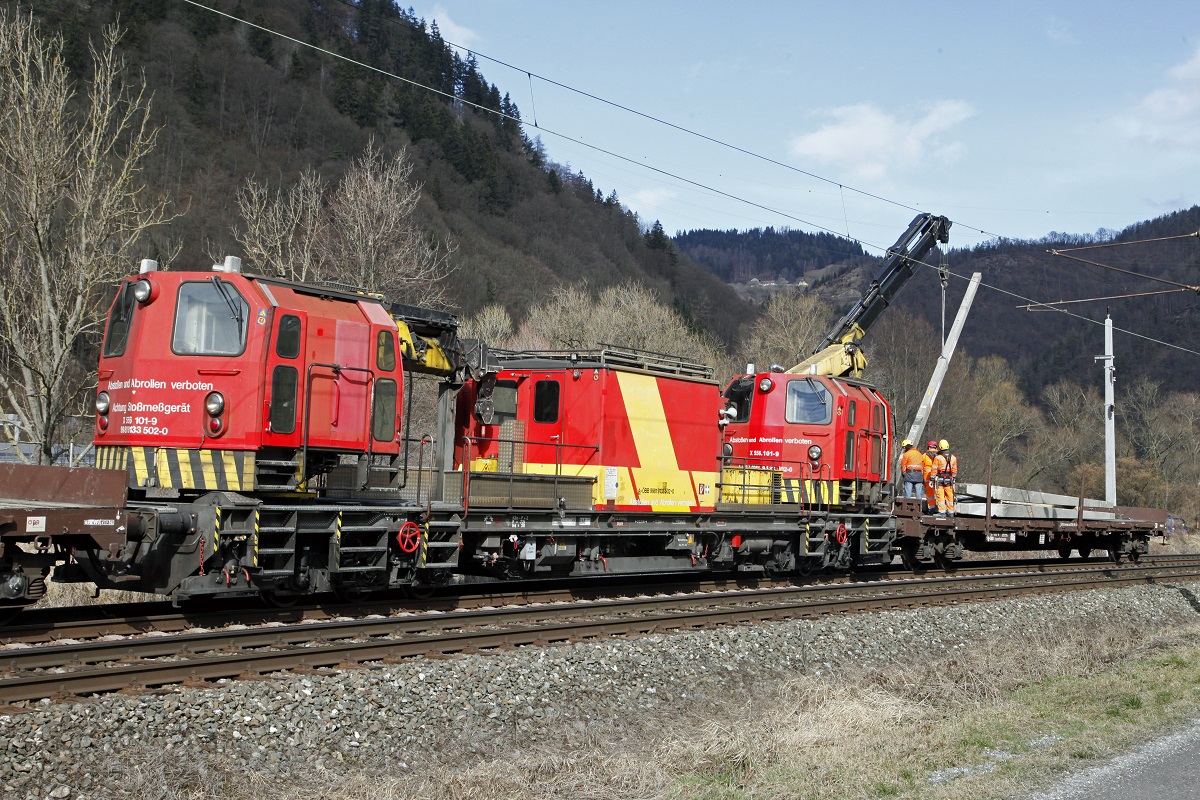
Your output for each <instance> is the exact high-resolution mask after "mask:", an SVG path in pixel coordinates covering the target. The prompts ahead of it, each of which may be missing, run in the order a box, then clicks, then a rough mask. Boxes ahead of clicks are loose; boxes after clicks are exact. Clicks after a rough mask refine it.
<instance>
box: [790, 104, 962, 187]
mask: <svg viewBox="0 0 1200 800" xmlns="http://www.w3.org/2000/svg"><path fill="white" fill-rule="evenodd" d="M824 113H825V114H826V116H827V117H828V118H829V120H828V121H827V122H826V123H825V124H824V125H822V126H821V127H820V128H819V129H817V130H815V131H813V132H812V133H805V134H801V135H800V136H797V137H795V138H794V139H792V141H791V143H790V149H791V152H792V153H793V154H794V155H796V156H799V157H801V158H809V159H815V160H817V161H820V162H822V163H824V164H831V165H835V166H839V167H842V168H844V169H848V170H849V173H850V175H851V176H852V177H854V178H855V179H858V180H879V179H882V178H885V177H887V176H888V174H889V173H892V172H896V171H908V170H911V169H915V168H917V167H920V166H922V165H923V164H926V163H927V162H930V161H933V162H937V163H941V164H945V163H949V162H951V161H953V160H954V159H956V158H958V157H959V156H960V155H961V154H962V152H963V151H964V146H963V144H962V143H961V142H956V141H943V138H942V134H943V133H945V132H946V131H949V130H950V129H951V128H954V127H955V126H957V125H960V124H961V123H963V122H965V121H966V120H968V119H970V118H971V117H972V116H974V114H975V109H973V108H972V107H971V106H970V105H969V104H967V103H965V102H963V101H961V100H943V101H941V102H939V103H937V104H936V105H935V106H934V107H933V108H931V109H930V110H929V111H928V113H926V114H924V115H923V116H920V117H918V118H915V119H901V118H900V117H898V116H896V115H893V114H888V113H887V112H885V111H883V110H882V109H880V108H878V107H877V106H874V105H871V104H869V103H860V104H858V105H853V106H841V107H839V108H834V109H830V110H828V111H827V112H824Z"/></svg>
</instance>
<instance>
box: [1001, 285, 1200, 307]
mask: <svg viewBox="0 0 1200 800" xmlns="http://www.w3.org/2000/svg"><path fill="white" fill-rule="evenodd" d="M1187 291H1191V289H1190V288H1186V289H1161V290H1159V291H1157V292H1134V293H1132V294H1113V295H1109V296H1107V297H1084V298H1080V299H1078V300H1050V301H1047V302H1045V303H1029V304H1027V305H1023V306H1017V308H1023V309H1025V310H1026V311H1053V310H1054V308H1053V307H1054V306H1069V305H1076V304H1078V303H1098V302H1100V301H1102V300H1129V299H1131V298H1134V297H1151V296H1153V295H1159V294H1179V293H1180V292H1187Z"/></svg>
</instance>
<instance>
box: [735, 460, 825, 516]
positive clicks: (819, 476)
mask: <svg viewBox="0 0 1200 800" xmlns="http://www.w3.org/2000/svg"><path fill="white" fill-rule="evenodd" d="M717 461H718V464H719V470H720V474H721V480H720V481H718V483H717V486H718V492H717V502H718V503H720V502H723V501H724V497H723V495H724V493H725V485H726V484H725V479H724V476H725V470H726V469H741V470H743V471H744V472H751V471H757V472H777V473H782V472H783V470H782V469H781V467H782V466H786V465H788V464H794V465H798V467H799V469H798V477H797V478H794V480H800V481H806V480H811V481H814V482H819V481H822V480H829V481H832V480H833V467H832V465H830V464H827V463H826V464H821V465H820V466H819V467H818V468H817V470H816V472H815V473H814V471H813V468H812V462H810V461H803V460H793V459H771V460H770V461H769V462H766V463H764V461H763V459H762V457H761V456H718V457H717ZM751 462H754V463H751ZM826 474H828V478H824V477H823V476H825V475H826ZM785 480H786V478H785ZM731 485H732V486H736V487H737V488H740V489H741V491H742V495H743V496H745V495H746V494H748V493H749V490H751V489H759V490H761V489H762V488H763V487H761V486H752V485H751V484H749V483H748V482H747V481H746V479H745V478H743V479H742V482H741V483H740V484H731ZM814 489H815V487H814ZM820 496H821V497H822V498H824V491H821V492H820ZM800 497H801V500H800V501H799V503H798V505H799V506H800V508H801V512H802V513H804V514H808V513H810V509H808V508H806V504H805V499H807V500H808V505H809V506H816V507H820V506H822V505H824V506H825V507H826V508H828V507H829V506H831V505H833V504H834V500H835V498H833V497H829V498H824V502H823V503H822V502H816V503H814V502H812V498H811V497H807V493H805V492H803V491H801V492H800Z"/></svg>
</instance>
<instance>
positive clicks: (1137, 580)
mask: <svg viewBox="0 0 1200 800" xmlns="http://www.w3.org/2000/svg"><path fill="white" fill-rule="evenodd" d="M1197 578H1200V568H1196V567H1191V568H1188V567H1181V566H1174V567H1153V566H1138V567H1113V566H1108V565H1106V566H1105V567H1103V568H1101V569H1081V570H1073V571H1069V572H1067V573H1065V574H1059V575H1057V576H1055V575H1050V574H1043V573H1030V574H1026V575H1020V576H1013V575H1004V576H954V577H945V578H938V579H934V580H924V581H909V582H896V583H889V584H886V585H877V586H873V587H871V588H879V589H883V590H888V591H883V592H879V593H877V594H876V596H873V597H864V596H863V594H864V593H863V592H861V591H859V592H849V593H848V592H847V591H846V589H845V587H798V588H793V589H770V590H765V591H763V592H743V593H721V594H719V595H716V596H713V597H709V598H707V601H708V602H709V603H710V605H711V604H712V603H713V602H717V603H718V605H720V604H721V603H723V604H724V606H725V607H710V608H704V609H700V610H686V609H684V610H679V609H676V610H673V611H667V612H664V613H653V614H649V615H646V614H641V615H635V614H634V612H635V611H644V610H647V609H650V610H661V609H663V608H670V607H678V606H681V605H682V606H696V605H700V604H702V603H703V602H704V601H705V598H697V597H691V598H684V599H680V598H648V599H647V598H643V599H636V600H623V601H606V602H602V603H594V604H587V605H582V606H581V605H575V606H564V607H556V608H547V607H536V608H526V607H522V608H518V609H495V610H492V611H490V612H482V611H477V612H465V614H464V615H455V619H452V620H450V619H445V618H442V619H440V620H436V621H435V620H432V619H427V620H417V619H415V618H409V619H401V620H387V619H384V620H354V621H346V622H341V623H330V624H331V625H333V626H335V627H334V628H332V629H327V630H324V631H320V632H318V633H321V634H324V635H313V633H314V632H309V633H308V636H307V638H305V637H303V636H302V637H300V639H298V640H297V641H306V642H309V643H311V642H314V641H321V642H325V641H327V639H328V638H333V637H337V638H342V637H344V636H351V637H355V640H354V641H349V642H336V643H332V644H330V643H321V644H311V645H309V646H297V645H296V644H295V643H294V642H293V643H292V645H293V646H287V644H286V643H284V644H282V645H281V644H280V641H268V640H266V639H265V638H263V637H264V635H269V634H270V633H273V634H281V633H282V631H281V630H280V629H273V630H271V631H270V632H269V633H268V632H260V631H255V630H250V631H231V632H226V633H225V634H224V636H225V640H226V643H227V644H230V643H232V642H234V641H236V642H237V643H238V644H244V643H245V642H244V641H243V638H242V637H247V638H248V640H253V641H257V642H259V643H260V646H268V647H280V646H283V647H285V649H275V650H265V651H264V650H240V651H238V652H234V653H225V654H214V655H207V656H198V657H187V658H185V659H184V660H175V661H136V662H133V663H129V664H121V665H119V666H111V667H96V668H90V669H78V670H75V671H69V672H57V671H53V672H52V671H43V672H38V673H35V674H26V675H20V676H15V677H10V678H5V679H0V703H14V702H19V701H26V700H36V699H40V698H44V697H50V696H54V695H58V696H68V695H78V694H88V693H93V692H109V691H117V690H121V689H127V688H131V687H132V688H138V687H141V688H149V687H153V686H160V685H165V684H171V683H179V682H194V681H200V680H216V679H220V678H236V677H238V676H242V675H262V674H266V673H272V672H278V671H281V670H289V669H296V668H321V667H333V666H339V665H353V664H359V663H362V662H366V661H378V660H382V659H392V658H405V657H412V656H419V655H438V654H441V655H445V654H451V653H462V652H473V651H478V650H486V649H493V648H497V647H504V646H521V645H530V644H549V643H554V642H563V641H579V640H584V639H591V638H596V637H600V636H614V635H625V634H643V633H651V632H657V631H664V630H674V629H681V628H696V627H702V626H706V625H713V624H730V623H738V622H745V621H750V620H773V619H780V618H798V617H812V616H823V615H829V614H836V613H845V612H851V611H868V610H883V609H891V608H907V607H913V606H921V605H945V604H947V603H957V602H963V601H967V600H979V599H995V598H1002V597H1010V596H1018V595H1023V594H1034V593H1055V592H1063V591H1072V590H1080V589H1090V588H1097V587H1112V586H1121V585H1130V584H1150V583H1158V582H1162V581H1164V580H1172V579H1184V580H1195V579H1197ZM1014 581H1015V583H1016V585H1014ZM987 583H991V584H993V585H983V584H987ZM892 590H894V591H892ZM732 594H740V595H742V597H731V595H732ZM806 594H807V595H808V596H807V597H805V595H806ZM847 594H849V595H850V596H846V595H847ZM821 595H840V596H821ZM731 600H745V601H754V600H758V601H764V602H743V603H737V602H733V603H731V602H729V601H731ZM618 614H625V615H626V617H625V618H622V619H612V617H613V616H614V615H618ZM465 615H470V617H471V618H470V619H463V617H464V616H465ZM581 615H585V616H586V615H590V616H592V617H593V619H590V620H589V619H579V617H580V616H581ZM598 615H603V616H606V617H607V618H605V619H594V617H596V616H598ZM433 616H440V615H433ZM572 616H574V617H575V618H574V619H570V617H572ZM556 617H567V618H568V619H566V620H560V621H558V622H554V623H549V624H547V623H546V622H545V620H546V619H548V618H556ZM489 618H490V619H489ZM528 620H532V621H533V622H532V624H521V626H520V627H515V628H507V629H499V630H496V629H481V628H482V627H483V626H484V625H491V626H492V627H493V628H494V626H496V625H498V624H502V623H507V624H509V625H512V624H514V623H525V622H526V621H528ZM422 622H426V623H428V622H436V623H437V624H434V625H426V626H425V627H424V628H422V627H421V623H422ZM445 623H449V624H445ZM438 624H441V625H444V627H441V628H438ZM414 625H415V630H414ZM389 626H390V629H389ZM405 626H408V627H407V628H406V627H405ZM295 627H296V628H297V629H313V628H315V627H316V625H313V624H310V625H298V626H295ZM431 630H440V631H441V632H439V633H430V632H429V631H431ZM397 634H400V637H401V638H391V637H394V636H396V635H397ZM284 636H285V637H286V636H288V634H284ZM364 637H365V640H364ZM137 641H138V642H139V643H140V642H142V641H146V640H137ZM149 641H152V642H154V641H155V640H149ZM172 643H173V644H174V647H170V645H171V644H172ZM116 644H123V645H125V646H126V648H128V647H129V646H130V645H131V644H133V643H132V642H120V643H116ZM155 644H162V645H168V647H167V648H166V649H165V650H157V651H154V652H157V653H159V655H170V656H173V657H178V656H180V655H181V654H183V655H188V651H187V649H186V647H184V643H183V642H181V641H179V637H170V638H164V639H162V640H159V641H157V642H155ZM34 649H36V650H42V649H44V648H34ZM45 649H49V648H45ZM55 649H58V650H60V651H69V650H70V648H69V647H63V648H55ZM28 652H29V651H15V653H10V654H8V655H6V658H7V657H10V656H11V657H15V658H16V659H17V662H19V663H24V664H26V665H32V664H34V663H38V658H39V656H37V655H33V654H28ZM146 652H151V650H147V651H146ZM63 654H64V653H63V652H60V653H59V654H58V655H60V656H61V655H63ZM147 657H148V656H147ZM22 658H24V659H25V660H24V661H21V659H22ZM4 666H8V664H4Z"/></svg>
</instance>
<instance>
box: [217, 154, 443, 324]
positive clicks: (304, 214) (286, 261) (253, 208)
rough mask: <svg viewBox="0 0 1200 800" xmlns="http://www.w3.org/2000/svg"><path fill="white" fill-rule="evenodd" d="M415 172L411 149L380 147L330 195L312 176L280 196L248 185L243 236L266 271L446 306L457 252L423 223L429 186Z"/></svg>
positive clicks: (241, 201) (242, 196) (242, 205)
mask: <svg viewBox="0 0 1200 800" xmlns="http://www.w3.org/2000/svg"><path fill="white" fill-rule="evenodd" d="M412 172H413V165H412V162H411V161H410V160H409V159H408V156H407V153H406V152H405V151H404V150H401V151H400V152H398V153H397V154H396V155H395V156H394V157H393V158H391V159H385V158H384V157H383V154H382V153H381V152H380V151H379V150H378V149H377V148H376V147H375V144H374V142H373V141H372V142H370V143H368V144H367V148H366V150H364V151H363V154H362V156H361V157H360V158H359V159H358V160H357V161H356V162H355V163H354V165H353V166H352V167H351V168H350V169H349V170H348V171H347V172H346V174H345V176H344V177H343V178H342V180H341V182H340V183H339V184H338V185H337V186H336V187H334V188H333V190H332V191H330V192H328V193H327V192H326V189H325V187H324V186H323V185H322V183H321V181H320V179H319V178H318V177H317V175H316V174H315V173H313V172H311V171H307V172H305V173H304V175H302V177H301V180H300V181H299V182H298V183H297V184H296V186H295V187H293V188H292V189H291V190H290V191H288V192H286V193H284V192H276V193H275V194H274V195H272V193H271V192H270V190H269V189H268V188H267V187H266V186H265V185H264V184H261V183H259V182H257V181H255V180H253V179H251V180H248V181H247V182H246V183H245V185H244V186H243V188H242V191H241V192H240V193H239V195H238V207H239V209H240V211H241V213H242V217H243V218H244V220H245V224H246V227H245V228H244V229H243V230H241V231H238V232H237V233H236V234H235V235H236V236H237V239H238V241H239V242H240V243H241V245H242V247H243V248H245V253H246V257H247V260H248V261H249V262H250V263H251V264H252V265H253V266H254V268H255V269H257V270H259V271H261V272H264V273H269V274H275V275H281V276H284V277H288V278H293V279H297V280H321V281H336V282H340V283H345V284H348V285H350V286H354V287H358V288H363V289H369V290H371V291H375V292H382V293H383V294H385V295H387V296H388V297H389V298H391V299H392V300H396V301H399V302H403V303H414V304H421V305H430V306H439V305H444V304H445V302H446V294H447V291H446V285H445V279H446V278H447V277H448V276H449V275H450V273H451V272H452V271H453V268H452V266H451V264H450V256H451V255H452V254H453V252H454V248H453V246H452V245H451V244H450V243H449V242H448V241H439V240H438V239H436V238H435V237H434V236H432V235H431V234H430V233H429V232H427V231H426V230H424V229H423V228H422V227H421V226H420V225H419V224H418V222H417V219H416V214H415V212H416V208H417V203H418V202H419V200H420V198H421V185H420V184H418V183H415V182H413V180H412Z"/></svg>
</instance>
